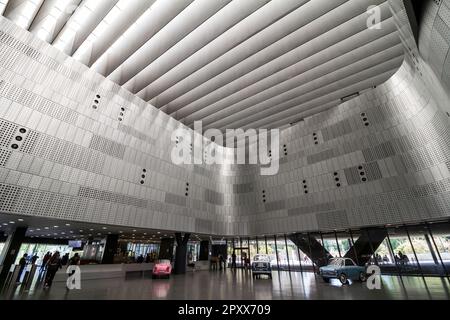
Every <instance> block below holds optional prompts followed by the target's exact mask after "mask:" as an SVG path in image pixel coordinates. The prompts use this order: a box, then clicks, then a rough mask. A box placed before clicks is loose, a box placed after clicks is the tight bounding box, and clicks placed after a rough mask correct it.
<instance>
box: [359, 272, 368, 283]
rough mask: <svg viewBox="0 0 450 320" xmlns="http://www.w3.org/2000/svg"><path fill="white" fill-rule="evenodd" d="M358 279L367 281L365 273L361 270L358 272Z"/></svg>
mask: <svg viewBox="0 0 450 320" xmlns="http://www.w3.org/2000/svg"><path fill="white" fill-rule="evenodd" d="M359 281H361V282H366V281H367V274H366V273H365V272H361V273H360V274H359Z"/></svg>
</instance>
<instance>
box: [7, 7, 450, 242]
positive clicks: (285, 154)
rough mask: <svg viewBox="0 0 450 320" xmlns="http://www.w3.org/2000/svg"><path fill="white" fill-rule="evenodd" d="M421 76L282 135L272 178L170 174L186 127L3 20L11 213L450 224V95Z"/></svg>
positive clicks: (409, 71) (288, 224) (221, 223)
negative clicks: (447, 220) (178, 131)
mask: <svg viewBox="0 0 450 320" xmlns="http://www.w3.org/2000/svg"><path fill="white" fill-rule="evenodd" d="M442 5H444V4H443V3H441V4H440V6H442ZM394 12H395V10H394ZM400 13H401V12H399V14H400ZM397 18H398V23H399V24H400V27H401V24H402V19H401V16H399V17H397ZM446 19H447V20H444V21H446V23H449V21H450V18H449V17H448V16H447V18H446ZM400 36H401V37H403V38H404V37H405V35H404V34H400ZM403 40H404V39H403ZM446 41H448V38H447V40H446ZM406 47H407V41H406V40H405V51H406V52H407V53H408V49H407V48H406ZM399 59H401V58H399ZM433 61H434V60H433ZM399 62H401V60H400V61H399ZM420 63H422V64H423V66H416V65H415V63H414V60H413V58H411V55H409V54H408V55H407V59H406V60H405V62H404V63H403V65H402V67H401V68H400V70H399V71H398V72H397V73H396V74H395V75H394V76H392V77H391V78H390V80H388V81H387V82H386V83H384V84H383V85H381V86H378V87H377V88H374V89H373V90H369V91H366V92H365V93H362V94H361V95H360V96H358V97H357V98H355V99H353V100H350V101H348V102H345V103H343V104H341V105H340V106H338V107H336V108H333V109H330V110H325V111H323V112H321V113H319V114H316V115H314V116H311V117H309V118H306V119H305V120H304V121H302V122H300V123H298V124H297V125H295V126H292V127H290V128H288V129H286V130H284V131H283V132H282V133H281V146H280V155H281V159H280V164H281V165H280V171H279V173H278V174H277V175H275V176H260V175H259V167H258V166H237V165H233V166H207V165H182V166H176V165H174V164H172V162H171V161H170V149H171V148H170V147H171V146H173V145H174V142H171V141H170V135H171V132H172V131H173V129H174V128H176V127H178V126H181V125H180V124H179V123H178V122H177V121H175V120H174V119H172V118H170V117H169V116H167V115H165V114H164V113H162V112H160V111H158V110H157V109H155V108H154V107H152V106H151V105H149V104H147V103H145V102H143V101H142V100H140V99H138V98H136V97H134V96H133V95H132V94H130V93H129V92H127V91H125V90H124V89H122V88H120V87H119V86H118V85H115V84H113V83H112V82H111V81H109V80H106V79H105V78H103V77H102V76H100V75H98V74H96V73H95V72H93V71H91V70H89V69H88V68H87V67H85V66H83V65H81V64H80V63H78V62H76V61H74V60H73V59H71V58H68V57H67V56H65V55H64V54H62V53H60V52H58V50H56V49H55V48H53V47H51V46H50V45H48V44H46V43H44V42H42V41H40V40H38V39H36V38H35V37H34V36H32V35H31V34H29V33H28V32H26V31H24V30H22V29H21V28H19V27H18V26H15V25H14V24H12V23H11V22H9V21H8V20H6V19H5V18H0V133H1V135H0V212H3V213H15V214H22V215H33V216H43V217H50V218H57V219H58V218H60V219H67V220H74V221H89V222H95V223H103V224H112V225H125V226H136V227H141V228H155V229H166V230H177V231H191V232H197V233H212V234H221V235H232V234H236V235H247V234H266V233H278V232H294V231H316V230H329V229H345V228H348V227H349V226H351V227H360V226H369V225H384V224H388V223H392V224H395V223H402V222H414V221H423V220H437V219H441V218H443V217H448V216H449V212H450V210H449V209H450V197H449V192H450V171H449V168H450V131H449V129H450V127H449V121H448V117H447V115H446V114H445V109H446V107H447V106H446V103H448V101H447V102H446V100H445V99H444V98H441V97H444V96H445V94H446V89H445V82H444V81H443V80H442V75H440V76H439V77H438V76H436V74H435V73H433V70H434V67H433V66H432V65H431V63H430V65H431V67H430V68H427V65H428V64H427V62H426V61H425V59H424V61H422V60H421V61H420ZM417 68H419V69H420V70H419V71H418V69H417ZM430 79H431V80H430ZM430 81H435V84H438V85H439V84H440V83H444V87H443V88H437V89H436V88H430V86H432V82H430ZM430 83H431V84H430ZM427 88H428V89H427ZM435 92H439V95H436V93H435ZM447 92H448V91H447ZM143 175H144V176H145V177H143Z"/></svg>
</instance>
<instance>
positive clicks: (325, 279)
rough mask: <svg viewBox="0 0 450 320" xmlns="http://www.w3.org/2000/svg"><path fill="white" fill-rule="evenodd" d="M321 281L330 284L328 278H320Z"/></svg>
mask: <svg viewBox="0 0 450 320" xmlns="http://www.w3.org/2000/svg"><path fill="white" fill-rule="evenodd" d="M322 279H323V281H324V282H326V283H330V278H325V277H322Z"/></svg>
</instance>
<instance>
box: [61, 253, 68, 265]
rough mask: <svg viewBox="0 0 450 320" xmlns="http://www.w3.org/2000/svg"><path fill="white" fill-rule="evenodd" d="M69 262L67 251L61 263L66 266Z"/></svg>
mask: <svg viewBox="0 0 450 320" xmlns="http://www.w3.org/2000/svg"><path fill="white" fill-rule="evenodd" d="M67 262H69V253H68V252H67V253H66V254H65V255H63V257H62V258H61V265H63V266H65V265H67Z"/></svg>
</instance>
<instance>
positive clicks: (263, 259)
mask: <svg viewBox="0 0 450 320" xmlns="http://www.w3.org/2000/svg"><path fill="white" fill-rule="evenodd" d="M253 261H265V262H268V261H269V256H262V255H258V256H255V257H254V258H253Z"/></svg>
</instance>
